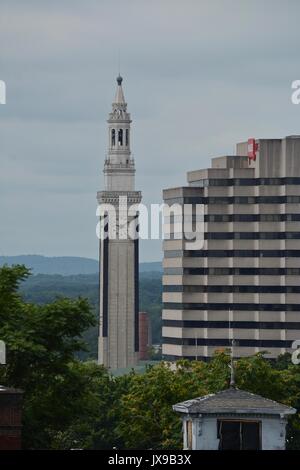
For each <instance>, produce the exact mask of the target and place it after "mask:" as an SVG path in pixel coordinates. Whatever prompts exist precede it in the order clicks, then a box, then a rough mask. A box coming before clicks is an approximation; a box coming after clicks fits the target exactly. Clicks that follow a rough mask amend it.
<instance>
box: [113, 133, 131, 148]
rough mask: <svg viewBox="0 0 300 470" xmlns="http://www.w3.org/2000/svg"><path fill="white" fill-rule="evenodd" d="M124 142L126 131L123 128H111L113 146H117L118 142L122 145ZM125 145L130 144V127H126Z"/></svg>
mask: <svg viewBox="0 0 300 470" xmlns="http://www.w3.org/2000/svg"><path fill="white" fill-rule="evenodd" d="M123 142H124V131H123V129H112V130H111V146H112V147H115V146H116V144H118V146H120V147H122V146H123ZM125 145H126V147H128V145H129V129H125Z"/></svg>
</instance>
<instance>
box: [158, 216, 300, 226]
mask: <svg viewBox="0 0 300 470" xmlns="http://www.w3.org/2000/svg"><path fill="white" fill-rule="evenodd" d="M203 221H204V222H299V221H300V214H207V215H204V216H203V215H202V216H201V215H193V216H190V215H185V214H182V215H173V216H172V215H171V216H170V217H165V219H164V222H165V223H171V224H172V223H176V222H203Z"/></svg>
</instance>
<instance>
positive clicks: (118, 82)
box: [117, 74, 123, 86]
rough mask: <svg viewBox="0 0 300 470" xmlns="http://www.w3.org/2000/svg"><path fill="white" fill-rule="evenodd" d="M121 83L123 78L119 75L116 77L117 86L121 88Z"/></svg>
mask: <svg viewBox="0 0 300 470" xmlns="http://www.w3.org/2000/svg"><path fill="white" fill-rule="evenodd" d="M122 81H123V78H122V77H121V75H120V74H119V75H118V76H117V84H118V85H119V86H121V85H122Z"/></svg>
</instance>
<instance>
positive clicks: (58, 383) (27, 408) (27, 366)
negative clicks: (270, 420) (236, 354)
mask: <svg viewBox="0 0 300 470" xmlns="http://www.w3.org/2000/svg"><path fill="white" fill-rule="evenodd" d="M28 276H29V271H28V270H27V269H26V268H25V267H24V266H15V267H12V268H8V267H5V266H4V267H3V268H0V338H1V339H3V340H4V341H5V342H6V345H7V351H8V358H7V359H8V365H7V366H6V367H5V368H2V369H1V376H0V383H1V384H4V385H7V386H14V387H20V388H22V389H23V390H24V392H25V395H24V428H23V441H24V445H25V447H26V448H33V449H70V448H82V449H111V448H113V447H117V448H139V449H147V448H148V449H149V448H153V449H176V448H181V446H182V436H181V422H180V419H179V417H178V416H177V415H176V414H175V413H174V412H173V410H172V405H173V404H175V403H177V402H180V401H183V400H187V399H191V398H194V397H197V396H201V395H205V394H207V393H215V392H217V391H219V390H223V389H226V388H227V387H228V386H229V380H230V368H229V364H230V357H229V354H228V351H223V352H218V353H216V354H215V356H214V357H213V359H212V360H211V361H210V362H202V361H178V362H177V363H176V364H172V365H170V364H168V363H165V362H161V363H159V364H158V365H155V366H149V367H148V368H147V369H146V371H145V373H143V374H138V373H135V372H134V371H132V372H131V373H129V374H126V375H123V376H120V377H113V376H112V375H111V374H110V373H109V372H108V371H107V370H106V369H105V368H103V367H100V366H98V365H96V364H95V363H93V362H80V361H79V360H78V359H76V357H77V356H76V355H77V354H78V352H79V351H80V350H83V349H84V347H85V345H84V341H83V334H84V332H85V331H86V330H87V329H89V328H91V327H93V325H94V324H95V319H94V315H93V313H92V311H91V308H90V306H89V304H88V302H87V300H85V299H83V298H78V299H75V298H72V299H65V298H58V299H57V300H55V301H53V302H51V303H49V304H45V303H43V304H34V303H29V302H26V301H25V300H23V298H22V296H21V294H20V291H19V284H20V283H21V282H22V281H24V280H26V279H27V277H28ZM235 371H236V384H237V386H238V387H239V388H241V389H244V390H248V391H250V392H253V393H258V394H260V395H262V396H264V397H266V398H271V399H273V400H276V401H279V402H281V403H285V404H287V405H290V406H293V407H295V408H297V410H298V413H297V414H296V415H294V416H292V417H291V418H290V421H289V425H288V433H287V440H288V448H290V449H300V416H299V410H300V366H298V365H293V364H292V362H291V360H290V356H289V355H284V356H282V357H280V358H278V360H277V361H276V362H275V363H272V362H270V361H268V360H267V359H266V358H265V357H264V354H257V355H255V356H253V357H247V358H242V359H239V360H237V361H236V365H235Z"/></svg>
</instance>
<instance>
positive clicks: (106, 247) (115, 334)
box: [97, 76, 141, 369]
mask: <svg viewBox="0 0 300 470" xmlns="http://www.w3.org/2000/svg"><path fill="white" fill-rule="evenodd" d="M107 122H108V141H109V144H108V153H107V157H106V159H105V163H104V179H105V188H104V191H100V192H98V194H97V199H98V203H99V207H100V208H101V207H102V208H103V207H113V208H114V212H115V217H113V215H112V214H111V213H110V211H109V209H108V210H107V212H105V213H102V214H101V215H100V222H101V223H100V233H99V235H100V296H99V300H100V322H99V347H98V362H99V363H100V364H103V365H105V366H106V367H110V368H112V369H116V368H124V367H129V366H133V365H135V364H136V362H137V360H138V351H139V326H138V319H139V297H138V289H139V286H138V280H139V245H138V238H134V237H128V236H127V232H128V228H129V226H130V224H132V223H134V225H135V227H137V226H138V219H137V216H136V215H130V216H129V208H130V207H132V206H134V205H135V204H139V203H140V201H141V192H140V191H135V182H134V179H135V164H134V160H133V158H132V156H131V151H130V123H131V119H130V114H129V113H128V111H127V104H126V102H125V98H124V93H123V89H122V77H120V76H119V77H118V78H117V92H116V96H115V100H114V102H113V104H112V111H111V113H110V114H109V118H108V121H107ZM104 232H105V236H103V234H104Z"/></svg>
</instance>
